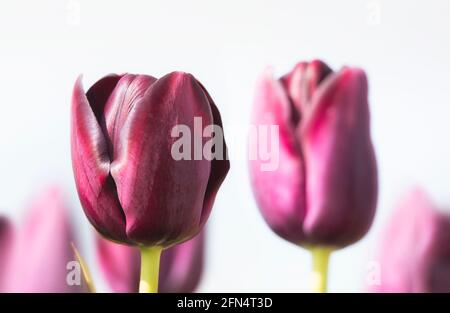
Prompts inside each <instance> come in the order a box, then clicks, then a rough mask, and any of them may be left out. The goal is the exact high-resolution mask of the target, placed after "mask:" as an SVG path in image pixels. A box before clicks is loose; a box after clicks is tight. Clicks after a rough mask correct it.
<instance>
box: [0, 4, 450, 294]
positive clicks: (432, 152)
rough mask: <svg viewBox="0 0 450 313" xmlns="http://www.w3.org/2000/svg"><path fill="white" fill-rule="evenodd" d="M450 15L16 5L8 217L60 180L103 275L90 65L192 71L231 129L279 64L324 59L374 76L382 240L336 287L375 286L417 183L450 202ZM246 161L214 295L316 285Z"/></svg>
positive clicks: (2, 163) (224, 233)
mask: <svg viewBox="0 0 450 313" xmlns="http://www.w3.org/2000/svg"><path fill="white" fill-rule="evenodd" d="M449 10H450V2H449V1H445V0H442V1H398V0H396V1H381V0H379V1H375V0H374V1H364V0H353V1H345V0H340V1H317V0H316V1H261V0H259V1H122V2H119V1H111V0H109V1H106V0H104V1H87V0H79V1H76V0H75V1H62V0H55V1H8V2H6V1H2V2H1V4H0V149H1V150H0V152H1V153H0V173H1V174H0V212H2V213H6V214H8V215H10V216H11V217H12V218H13V219H14V220H15V221H19V220H20V217H21V216H22V215H23V213H24V212H25V207H26V203H27V201H29V199H30V196H31V195H32V194H33V193H36V192H37V191H38V190H39V186H43V185H45V184H48V183H57V184H59V185H61V186H62V188H63V189H64V191H65V194H66V197H67V201H68V203H70V205H71V213H72V216H73V220H74V222H75V223H77V233H78V235H79V237H80V238H81V244H80V245H81V246H82V248H81V250H82V253H83V254H84V255H86V256H87V259H88V262H89V263H90V266H91V267H92V269H91V270H92V271H94V272H97V273H98V270H97V268H96V264H95V258H94V255H93V247H92V244H91V243H90V242H91V241H90V236H91V231H90V229H91V228H90V226H89V224H88V222H87V220H86V218H85V217H84V215H83V213H82V211H81V208H80V206H79V204H78V199H77V196H76V191H75V187H74V182H73V178H72V170H71V161H70V153H69V151H70V149H69V108H70V96H71V91H72V87H73V84H74V82H75V79H76V77H77V76H78V75H79V74H80V73H83V74H84V84H85V86H86V87H89V86H90V85H91V84H92V83H93V82H95V81H96V80H97V79H99V78H100V77H101V76H103V75H105V74H108V73H110V72H116V73H123V72H130V73H146V74H152V75H154V76H157V77H159V76H161V75H164V74H166V73H168V72H170V71H173V70H183V71H188V72H191V73H193V74H194V75H195V76H196V77H197V78H198V79H199V80H200V81H201V82H202V83H204V85H205V86H206V87H207V89H208V90H209V92H210V93H211V95H212V97H213V98H214V99H215V101H216V103H217V104H218V106H219V108H220V110H221V113H222V117H223V120H224V123H225V126H227V125H232V124H236V125H247V123H248V121H249V109H250V105H251V103H252V97H253V92H254V84H255V80H256V79H257V76H258V75H259V74H260V73H261V72H262V70H263V69H264V68H265V67H266V66H267V65H273V66H274V68H275V71H276V73H277V74H278V75H281V74H283V73H284V72H286V71H288V70H289V69H290V68H291V67H292V66H294V64H295V63H296V62H297V61H300V60H310V59H312V58H321V59H323V60H324V61H326V62H328V63H329V64H330V65H331V66H332V67H334V68H335V69H337V68H339V67H340V66H342V65H344V64H349V65H357V66H361V67H363V68H364V69H365V70H366V71H367V73H368V76H369V83H370V102H371V111H372V130H373V139H374V142H375V145H376V151H377V157H378V165H379V174H380V196H379V206H378V213H377V216H376V220H375V223H374V226H373V227H372V229H371V231H370V233H369V234H368V236H366V237H365V239H363V240H362V241H360V242H359V243H357V244H355V245H353V246H351V247H349V248H346V249H344V250H342V251H339V252H336V253H335V254H334V255H333V257H332V264H331V269H330V270H331V273H330V290H331V291H351V292H357V291H362V290H364V288H365V276H366V273H367V263H368V262H369V261H370V260H372V259H373V257H374V251H375V248H376V245H377V239H378V235H379V232H380V230H381V229H382V225H383V223H384V222H385V221H386V219H387V218H388V217H389V213H390V212H391V210H392V208H393V205H394V203H395V202H396V199H397V198H398V196H399V195H400V194H401V193H402V192H403V191H404V190H405V189H407V188H408V187H410V186H412V185H416V184H420V185H423V186H425V188H426V189H427V190H428V192H429V193H430V194H431V195H432V197H433V198H434V200H435V201H436V203H438V204H439V205H440V206H441V207H443V208H445V206H446V205H447V206H448V205H449V204H450V187H449V186H450V185H449V183H448V181H449V174H450V162H449V160H450V148H449V146H450V143H449V139H448V136H447V135H448V134H449V132H450V123H448V121H449V117H450V103H449V102H450V88H449V82H450V79H449V73H450V39H449V38H450V36H449V29H450V21H449V19H448V15H449ZM226 130H227V129H225V132H226ZM225 135H227V133H225ZM245 136H246V134H245V133H240V134H237V135H232V136H231V135H228V137H227V139H228V140H227V141H228V145H229V149H230V152H231V153H232V154H233V153H234V154H239V153H244V152H245V149H242V148H243V143H244V142H245ZM239 139H240V140H239ZM237 152H239V153H237ZM243 159H244V158H243V157H241V158H240V160H236V161H234V162H232V164H231V171H230V173H229V175H228V177H227V179H226V181H225V183H224V185H223V187H222V188H221V190H220V192H219V195H218V197H217V200H216V204H215V207H214V209H213V213H212V215H211V218H210V221H209V224H208V225H209V234H210V236H209V238H208V250H207V268H206V271H205V275H204V279H203V281H202V284H201V286H200V288H199V290H200V291H308V277H309V276H308V270H309V267H310V259H309V255H308V253H307V252H305V251H304V250H302V249H301V248H298V247H296V246H294V245H292V244H289V243H287V242H285V241H283V240H281V239H279V238H278V237H276V236H275V235H274V234H273V233H272V232H271V231H270V230H269V228H268V227H267V226H266V225H265V223H264V222H263V220H262V218H261V217H260V215H259V212H258V209H257V207H256V206H255V203H254V200H253V197H252V194H251V190H250V186H249V182H248V175H247V168H246V162H245V161H244V160H243ZM95 276H96V280H97V283H98V284H99V285H100V287H101V288H100V289H102V290H106V285H105V284H104V283H101V277H100V275H99V274H96V275H95Z"/></svg>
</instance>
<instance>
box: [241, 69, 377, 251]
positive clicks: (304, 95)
mask: <svg viewBox="0 0 450 313" xmlns="http://www.w3.org/2000/svg"><path fill="white" fill-rule="evenodd" d="M367 92H368V86H367V78H366V75H365V73H364V71H363V70H361V69H358V68H351V67H344V68H342V69H341V70H339V71H337V72H333V71H332V70H331V69H330V68H329V67H328V66H327V65H326V64H324V63H322V62H321V61H312V62H309V63H307V62H301V63H299V64H298V65H297V66H296V67H295V68H294V69H293V71H292V72H290V73H288V74H287V75H285V76H283V77H282V78H280V79H274V78H273V77H272V74H271V73H270V72H266V73H264V75H263V77H262V78H261V79H260V81H259V84H258V87H257V92H256V98H255V103H254V108H253V114H252V123H253V124H254V125H256V126H271V125H278V127H279V134H278V139H279V150H278V151H275V152H276V153H279V155H278V159H279V162H278V167H277V168H276V169H274V170H264V163H267V160H263V159H262V158H261V157H259V158H257V159H256V160H250V176H251V182H252V187H253V192H254V195H255V198H256V201H257V204H258V206H259V208H260V211H261V213H262V215H263V216H264V218H265V220H266V222H267V223H268V224H269V226H270V227H271V228H272V229H273V230H274V231H275V232H276V233H277V234H278V235H280V236H281V237H283V238H284V239H286V240H289V241H291V242H293V243H295V244H300V245H324V246H332V247H334V248H340V247H344V246H347V245H349V244H351V243H354V242H355V241H357V240H359V239H360V238H361V237H362V236H364V234H366V232H367V231H368V230H369V228H370V226H371V224H372V221H373V217H374V214H375V208H376V202H377V169H376V160H375V154H374V149H373V145H372V141H371V138H370V117H369V105H368V99H367V97H368V95H367ZM259 136H260V139H261V134H259ZM249 148H250V149H251V151H253V152H252V154H255V151H258V149H259V148H260V143H259V142H258V141H256V140H251V141H250V147H249Z"/></svg>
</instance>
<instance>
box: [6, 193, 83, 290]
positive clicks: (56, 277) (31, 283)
mask: <svg viewBox="0 0 450 313" xmlns="http://www.w3.org/2000/svg"><path fill="white" fill-rule="evenodd" d="M72 241H73V235H72V229H71V226H70V223H69V217H68V213H67V210H66V205H65V203H64V201H63V199H62V196H61V193H60V191H59V190H58V189H57V188H55V187H52V188H48V189H46V190H44V191H43V192H42V193H40V194H39V196H38V197H37V198H35V199H34V200H33V201H32V202H31V205H30V207H29V211H28V212H27V215H26V218H25V221H24V223H23V224H22V225H21V226H20V227H17V228H16V227H13V225H11V223H10V222H8V220H7V219H6V218H0V291H2V292H86V291H88V290H87V286H86V285H85V281H84V280H83V277H82V275H80V278H81V280H80V283H81V284H80V285H76V284H75V285H69V284H68V283H67V280H66V278H67V275H68V274H69V269H68V268H67V265H68V263H69V262H71V261H75V260H76V258H75V256H74V253H73V251H72V249H71V245H70V244H71V242H72Z"/></svg>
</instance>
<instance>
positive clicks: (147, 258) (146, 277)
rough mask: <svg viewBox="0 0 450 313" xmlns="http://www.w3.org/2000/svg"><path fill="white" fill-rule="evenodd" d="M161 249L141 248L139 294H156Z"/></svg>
mask: <svg viewBox="0 0 450 313" xmlns="http://www.w3.org/2000/svg"><path fill="white" fill-rule="evenodd" d="M161 251H162V248H161V247H157V246H156V247H141V281H140V282H139V292H140V293H157V292H158V278H159V259H160V258H161Z"/></svg>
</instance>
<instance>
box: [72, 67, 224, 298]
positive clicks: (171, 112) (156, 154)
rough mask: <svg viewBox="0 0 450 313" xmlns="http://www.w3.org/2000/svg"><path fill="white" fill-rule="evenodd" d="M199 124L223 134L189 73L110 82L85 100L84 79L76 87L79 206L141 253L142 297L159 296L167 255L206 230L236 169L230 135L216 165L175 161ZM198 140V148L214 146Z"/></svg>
mask: <svg viewBox="0 0 450 313" xmlns="http://www.w3.org/2000/svg"><path fill="white" fill-rule="evenodd" d="M196 119H201V122H202V125H204V126H205V128H202V129H200V131H201V134H204V133H205V129H206V127H208V126H210V125H218V126H219V127H220V129H221V128H222V122H221V118H220V114H219V111H218V110H217V107H216V106H215V104H214V102H213V100H212V99H211V97H210V96H209V94H208V92H207V91H206V89H205V88H204V87H203V86H202V85H201V84H200V83H199V82H198V81H197V80H196V79H195V78H194V77H193V76H192V75H190V74H186V73H182V72H173V73H170V74H168V75H166V76H164V77H162V78H160V79H156V78H154V77H151V76H147V75H131V74H125V75H110V76H107V77H104V78H102V79H101V80H99V81H98V82H97V83H95V84H94V85H93V86H92V87H91V88H90V89H89V90H88V91H87V92H86V93H85V92H84V90H83V87H82V84H81V78H79V79H78V80H77V82H76V84H75V88H74V91H73V98H72V120H71V124H72V125H71V126H72V127H71V147H72V165H73V171H74V176H75V182H76V187H77V191H78V195H79V198H80V202H81V205H82V207H83V209H84V212H85V213H86V216H87V218H88V219H89V221H90V222H91V224H92V225H93V226H94V227H95V228H96V229H97V231H98V232H99V233H100V234H101V235H102V236H104V237H105V238H108V239H110V240H112V241H116V242H120V243H123V244H128V245H133V246H139V247H141V257H142V262H141V263H142V264H147V265H146V266H144V265H143V266H142V271H143V272H141V287H142V288H141V290H142V291H151V292H155V291H157V284H158V281H157V280H158V268H159V258H160V254H161V251H162V249H164V248H168V247H170V246H173V245H175V244H178V243H181V242H184V241H186V240H189V239H190V238H192V237H194V236H195V235H196V234H198V233H199V232H200V231H201V229H202V228H203V226H204V224H205V223H206V221H207V219H208V217H209V214H210V212H211V208H212V206H213V202H214V198H215V196H216V193H217V191H218V189H219V187H220V185H221V183H222V181H223V180H224V178H225V176H226V174H227V172H228V169H229V162H228V160H226V146H225V142H224V140H223V136H216V135H215V136H213V138H214V145H213V146H214V147H215V148H219V149H217V150H216V151H215V152H214V156H215V157H214V158H213V159H210V158H205V157H201V158H197V157H195V156H194V159H186V158H182V159H178V158H175V157H174V156H173V154H172V150H173V143H174V142H175V139H174V138H173V136H172V135H173V132H174V130H176V129H177V127H179V126H180V125H182V126H185V127H187V128H188V129H189V130H193V131H194V133H195V129H194V128H195V126H196V125H195V123H194V122H195V120H196ZM202 130H203V132H202ZM210 137H211V136H210ZM192 141H193V142H194V148H195V149H197V148H198V145H201V146H202V147H205V145H206V144H207V143H208V142H209V140H208V138H205V137H204V136H202V138H200V139H198V138H197V137H195V138H193V140H192ZM189 143H191V140H189ZM211 150H213V149H212V148H211ZM218 151H219V152H222V154H223V155H220V153H217V152H218ZM212 152H213V151H211V153H212ZM144 271H145V272H144Z"/></svg>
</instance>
